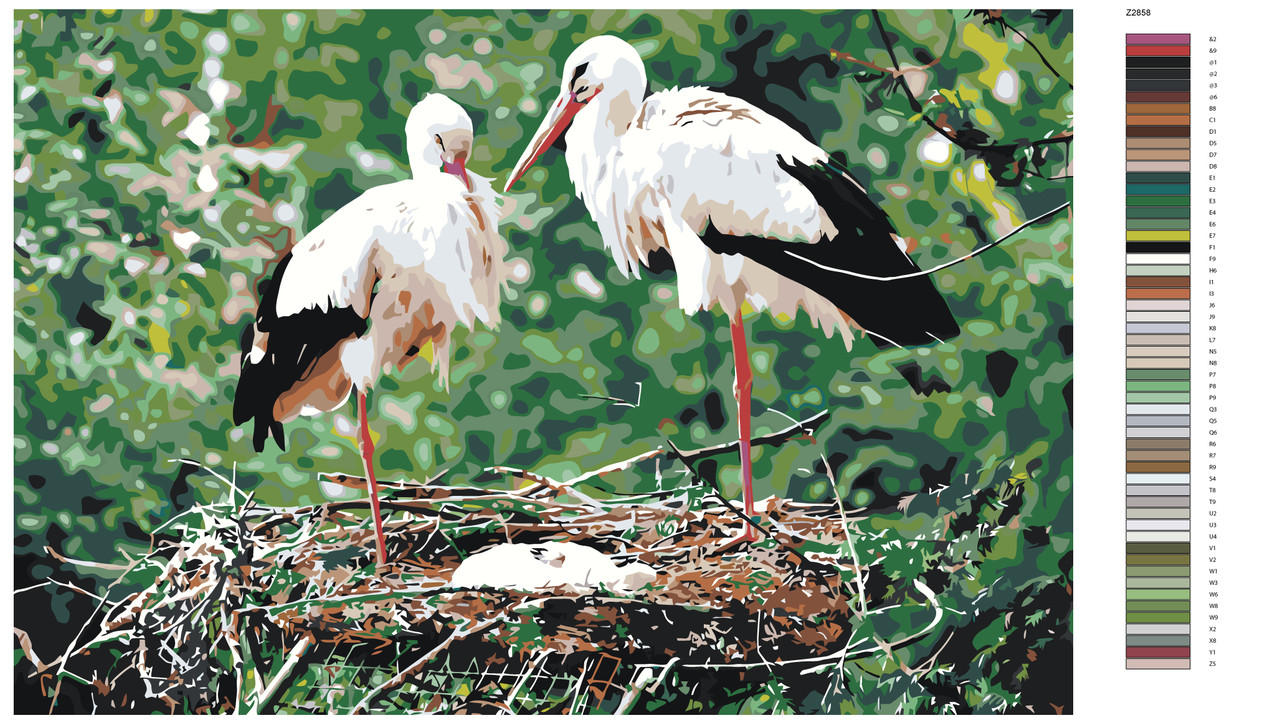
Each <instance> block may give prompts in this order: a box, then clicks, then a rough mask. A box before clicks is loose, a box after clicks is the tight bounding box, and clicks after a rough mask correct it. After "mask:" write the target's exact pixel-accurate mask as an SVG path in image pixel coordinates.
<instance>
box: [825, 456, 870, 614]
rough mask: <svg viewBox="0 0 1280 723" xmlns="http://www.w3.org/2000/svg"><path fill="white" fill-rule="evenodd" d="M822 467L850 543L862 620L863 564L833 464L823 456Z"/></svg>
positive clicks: (864, 607) (864, 606) (864, 604)
mask: <svg viewBox="0 0 1280 723" xmlns="http://www.w3.org/2000/svg"><path fill="white" fill-rule="evenodd" d="M821 457H822V466H823V468H824V469H825V470H826V472H827V480H829V481H830V482H831V496H832V497H834V498H835V500H836V505H838V506H839V508H840V525H841V527H842V528H843V529H844V539H845V542H847V543H849V556H850V557H852V558H853V577H854V579H855V580H857V582H858V607H859V609H860V612H859V613H858V618H859V619H862V618H865V617H866V616H867V591H866V589H865V588H863V587H862V563H860V562H858V551H857V549H855V548H854V546H853V536H852V535H850V534H849V520H848V518H846V517H845V516H844V502H843V501H842V500H841V499H840V490H839V489H837V488H836V478H835V476H834V475H833V474H832V473H831V462H830V461H829V460H828V459H827V455H825V454H823V455H821Z"/></svg>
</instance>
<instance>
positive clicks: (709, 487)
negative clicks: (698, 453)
mask: <svg viewBox="0 0 1280 723" xmlns="http://www.w3.org/2000/svg"><path fill="white" fill-rule="evenodd" d="M664 439H665V437H664ZM667 445H668V446H669V447H670V448H671V451H673V452H675V454H676V458H677V459H679V460H680V461H681V462H683V463H684V466H685V467H687V468H688V469H689V471H690V472H691V473H693V476H694V478H695V479H697V480H698V481H700V482H702V483H703V484H704V485H706V487H707V491H709V492H710V493H711V494H712V495H714V496H715V497H716V499H718V500H720V502H722V503H723V504H724V506H725V507H726V508H728V510H729V511H730V512H732V513H733V514H735V515H737V516H738V517H740V518H742V520H744V521H745V522H746V523H747V524H748V525H751V526H752V527H754V528H756V529H757V530H759V531H760V534H762V535H764V536H765V537H767V538H768V539H770V540H773V541H774V543H776V544H778V547H779V549H783V550H787V551H788V552H791V553H792V554H793V555H795V556H796V557H797V558H799V559H800V560H804V561H806V562H807V560H805V557H804V556H803V555H801V554H800V553H798V552H796V551H794V550H789V549H788V548H786V547H783V546H782V544H781V543H778V540H777V538H775V537H774V536H773V535H771V534H769V531H768V530H766V529H764V528H763V527H761V526H760V524H759V523H758V522H756V521H755V520H753V519H751V518H750V517H748V516H747V515H745V514H743V513H742V512H740V511H739V510H738V508H737V507H734V506H733V503H732V502H730V501H729V500H728V499H727V498H725V496H724V495H722V494H720V490H719V489H718V488H716V486H715V484H714V483H713V482H711V481H710V480H708V479H706V478H705V477H703V476H702V473H700V472H698V470H697V469H695V468H694V466H693V460H691V459H689V458H688V457H686V456H684V455H683V454H681V453H680V450H679V449H677V448H676V446H675V445H674V444H672V443H671V440H670V439H667Z"/></svg>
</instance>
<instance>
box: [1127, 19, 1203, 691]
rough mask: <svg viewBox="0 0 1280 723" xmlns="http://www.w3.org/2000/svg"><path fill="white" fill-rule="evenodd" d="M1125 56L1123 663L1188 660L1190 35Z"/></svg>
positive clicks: (1147, 44)
mask: <svg viewBox="0 0 1280 723" xmlns="http://www.w3.org/2000/svg"><path fill="white" fill-rule="evenodd" d="M1125 55H1126V64H1125V66H1126V67H1125V91H1126V93H1125V95H1126V99H1125V101H1126V105H1125V125H1126V133H1125V136H1126V152H1125V156H1126V158H1125V171H1126V176H1125V182H1126V184H1125V194H1126V195H1125V209H1126V213H1125V271H1126V273H1125V278H1126V283H1125V286H1126V289H1125V291H1126V293H1125V296H1126V299H1125V323H1126V337H1125V339H1126V343H1125V351H1126V360H1125V361H1126V363H1125V397H1126V398H1125V403H1126V408H1125V466H1126V469H1125V479H1126V490H1127V493H1126V499H1127V505H1126V507H1127V509H1126V514H1125V518H1126V520H1125V530H1126V531H1125V552H1126V556H1125V565H1126V568H1125V575H1126V584H1125V588H1126V590H1125V596H1126V599H1125V611H1126V612H1125V625H1126V634H1125V667H1126V668H1131V669H1165V670H1167V669H1181V670H1187V669H1190V668H1191V36H1190V35H1167V34H1166V35H1139V34H1130V35H1129V36H1128V42H1127V44H1126V53H1125Z"/></svg>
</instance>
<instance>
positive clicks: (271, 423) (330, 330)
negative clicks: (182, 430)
mask: <svg viewBox="0 0 1280 723" xmlns="http://www.w3.org/2000/svg"><path fill="white" fill-rule="evenodd" d="M292 258H293V254H288V255H286V256H285V257H284V258H283V259H281V261H280V264H279V265H278V266H276V269H275V272H274V273H273V274H272V275H271V276H270V277H269V278H267V279H265V280H264V281H263V282H262V283H261V284H260V285H259V286H258V296H259V298H260V299H261V301H260V302H259V304H258V316H257V318H256V319H255V320H254V321H252V322H249V323H248V324H246V325H245V329H244V332H243V333H242V334H241V335H240V381H239V382H237V384H236V393H235V402H234V404H233V407H232V412H231V418H232V421H234V422H235V423H236V424H237V425H240V424H244V423H245V422H247V421H249V420H250V419H252V420H254V427H253V448H254V449H256V450H257V451H259V452H261V451H262V449H263V447H264V446H265V445H266V441H267V436H268V435H270V436H271V437H272V438H273V439H275V442H276V444H277V445H278V446H279V447H280V449H281V450H283V449H284V448H285V441H284V426H283V425H282V424H281V423H280V422H279V421H278V420H277V419H276V418H275V415H274V407H275V403H276V399H278V398H279V397H280V395H281V394H284V393H285V392H286V391H288V390H289V388H290V387H292V386H293V385H294V384H295V383H297V382H299V381H301V380H304V379H306V378H307V376H308V375H310V373H311V371H312V370H313V368H314V367H315V364H316V362H317V361H319V359H320V357H322V356H324V354H325V353H326V352H328V351H329V350H330V349H332V348H333V347H335V346H337V345H338V344H339V343H340V342H342V341H343V340H344V339H348V338H350V337H351V336H360V335H363V334H364V333H365V331H366V330H367V329H368V328H369V322H368V320H367V319H365V318H364V317H362V316H360V315H359V314H358V313H356V311H355V309H352V308H351V307H349V306H348V307H340V308H330V309H328V310H326V311H321V310H320V309H319V308H316V307H311V308H308V309H303V310H302V311H300V312H298V313H296V314H289V315H287V316H284V317H279V316H276V300H277V298H278V295H279V291H280V281H281V280H282V279H283V278H284V275H285V272H286V271H287V270H288V268H289V261H290V259H292ZM260 334H266V335H268V336H267V342H266V354H265V355H264V356H263V357H262V358H261V359H259V360H258V361H257V362H253V361H251V360H250V351H252V349H253V345H254V340H255V339H256V338H257V336H258V335H260Z"/></svg>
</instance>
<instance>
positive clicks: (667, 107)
mask: <svg viewBox="0 0 1280 723" xmlns="http://www.w3.org/2000/svg"><path fill="white" fill-rule="evenodd" d="M636 130H637V131H639V132H635V133H629V134H627V135H626V136H624V138H625V139H626V141H627V145H625V146H624V147H623V151H622V157H623V158H624V159H628V160H633V161H635V162H639V163H641V164H643V166H644V168H643V170H639V171H638V172H637V169H629V170H631V171H632V173H631V174H630V175H631V177H632V178H638V179H646V178H647V179H653V181H654V182H653V183H652V184H651V185H652V186H653V187H656V188H658V189H660V191H661V195H662V196H663V197H665V199H666V200H667V202H669V203H670V204H671V206H672V210H673V211H674V212H675V213H676V214H677V215H679V216H681V217H682V218H683V219H684V220H685V222H686V223H687V224H688V225H689V226H690V227H691V228H693V229H694V230H701V229H702V228H704V227H705V225H706V222H707V219H708V218H709V217H711V216H714V218H715V221H716V224H717V226H718V227H719V228H720V230H721V231H722V232H724V233H728V234H733V235H740V236H748V235H756V236H769V237H772V238H778V239H782V240H795V241H808V242H813V241H816V240H818V239H819V238H820V237H821V236H822V235H823V234H824V233H825V234H826V235H827V236H828V237H831V236H834V235H835V229H834V228H833V227H832V226H831V224H830V222H829V221H828V220H827V218H826V216H825V215H824V213H823V210H822V208H821V207H820V206H819V204H818V202H817V201H816V200H815V199H814V196H813V194H812V193H810V192H809V190H808V189H806V188H805V187H804V186H803V185H802V184H801V183H799V182H798V181H797V180H796V179H795V178H793V177H792V176H791V175H790V174H788V173H787V172H786V171H785V170H784V169H783V168H781V167H780V166H779V162H778V158H779V156H781V157H782V158H783V159H785V160H787V161H798V162H800V163H804V164H813V163H818V162H821V161H826V160H827V158H828V156H827V153H826V152H825V151H823V150H822V149H821V148H819V147H818V146H816V145H814V144H813V143H811V142H809V141H808V140H806V139H805V138H804V136H802V135H800V133H799V132H797V131H796V130H795V129H793V128H791V127H790V126H788V125H787V124H786V123H783V122H782V121H780V120H778V119H777V118H775V117H773V116H772V115H770V114H768V113H766V112H764V111H762V110H760V109H759V108H756V107H755V106H753V105H751V104H750V103H747V102H746V101H743V100H741V99H738V98H733V97H731V96H727V95H724V94H722V93H716V92H713V91H710V90H707V89H706V88H681V89H677V90H669V91H664V92H661V93H656V94H654V95H653V96H651V97H650V98H649V99H648V100H646V101H645V102H644V104H643V105H642V106H641V109H640V112H639V115H638V117H637V120H636ZM646 185H650V184H646Z"/></svg>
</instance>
